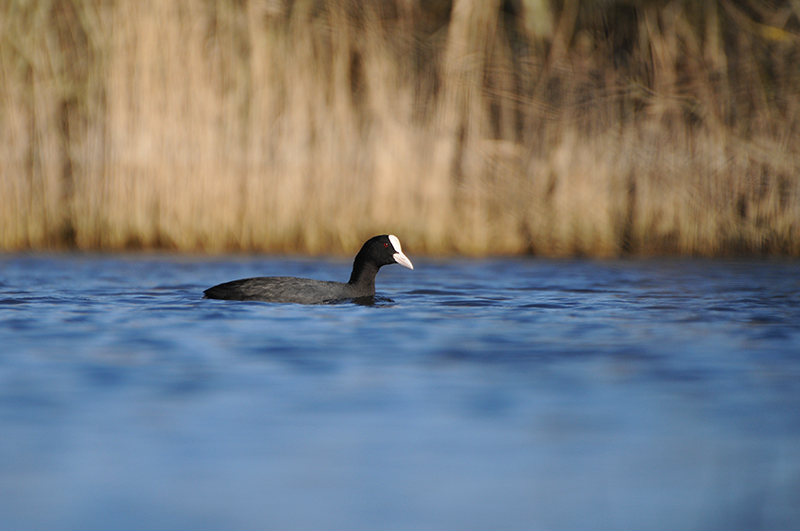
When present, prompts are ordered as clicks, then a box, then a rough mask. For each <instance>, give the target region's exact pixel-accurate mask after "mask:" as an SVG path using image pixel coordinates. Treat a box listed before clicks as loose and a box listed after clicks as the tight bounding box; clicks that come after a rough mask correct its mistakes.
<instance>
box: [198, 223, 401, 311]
mask: <svg viewBox="0 0 800 531" xmlns="http://www.w3.org/2000/svg"><path fill="white" fill-rule="evenodd" d="M395 263H397V264H400V265H402V266H405V267H407V268H409V269H414V266H413V265H412V264H411V260H409V259H408V258H407V257H406V255H404V254H403V251H402V249H401V248H400V240H398V239H397V237H396V236H394V235H391V234H389V235H384V236H375V237H374V238H370V239H369V240H367V242H366V243H365V244H364V245H363V246H362V247H361V250H360V251H359V252H358V254H357V255H356V259H355V261H354V262H353V273H352V274H351V275H350V281H349V282H347V283H344V282H330V281H326V280H311V279H308V278H295V277H257V278H246V279H243V280H233V281H231V282H225V283H224V284H219V285H217V286H214V287H213V288H208V289H207V290H205V291H204V293H205V298H207V299H225V300H234V301H266V302H296V303H300V304H320V303H324V302H329V301H334V300H341V299H357V298H360V297H371V296H374V295H375V275H377V274H378V270H379V269H380V268H381V267H382V266H385V265H389V264H395Z"/></svg>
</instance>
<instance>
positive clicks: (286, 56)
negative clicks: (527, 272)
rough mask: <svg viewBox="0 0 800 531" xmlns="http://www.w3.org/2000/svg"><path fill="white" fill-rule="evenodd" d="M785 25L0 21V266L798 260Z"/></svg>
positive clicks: (644, 7) (794, 84)
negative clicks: (182, 254) (156, 251)
mask: <svg viewBox="0 0 800 531" xmlns="http://www.w3.org/2000/svg"><path fill="white" fill-rule="evenodd" d="M797 64H800V13H798V8H797V3H796V2H794V3H793V2H790V1H788V0H787V1H776V2H771V3H769V4H763V5H762V4H760V3H754V2H748V1H745V0H742V1H736V0H720V1H702V0H673V1H671V2H660V1H655V0H637V1H630V0H628V1H610V2H609V1H602V2H601V1H596V2H578V1H577V0H563V1H557V2H547V1H543V0H490V1H478V0H453V1H449V0H435V1H426V2H417V1H415V0H396V1H394V2H392V1H389V0H387V1H385V2H377V3H373V2H363V1H359V0H340V1H336V0H294V1H291V2H290V1H288V0H248V1H234V0H187V1H182V2H177V1H156V0H137V1H116V2H112V1H110V0H73V1H71V2H60V1H55V0H49V1H48V0H41V1H39V2H27V1H22V0H6V1H5V2H3V3H2V4H0V249H4V250H16V249H43V248H66V247H70V248H77V249H107V250H115V249H125V248H132V247H134V248H153V247H161V248H170V249H176V250H186V251H196V250H203V251H210V252H220V251H224V250H268V251H286V250H291V251H307V252H329V251H334V252H337V251H345V252H353V250H354V249H355V248H356V247H357V246H358V245H359V244H360V242H361V241H362V240H363V239H364V238H365V237H368V236H370V235H373V234H376V233H381V232H394V233H396V234H398V235H400V236H401V238H402V240H403V242H404V244H406V245H407V246H408V248H410V249H414V252H415V253H420V252H431V253H449V252H458V253H466V254H474V255H480V254H489V253H508V254H512V253H536V254H541V255H575V254H582V255H592V256H617V255H621V254H691V255H731V254H785V255H793V256H797V255H800V69H797V67H796V65H797Z"/></svg>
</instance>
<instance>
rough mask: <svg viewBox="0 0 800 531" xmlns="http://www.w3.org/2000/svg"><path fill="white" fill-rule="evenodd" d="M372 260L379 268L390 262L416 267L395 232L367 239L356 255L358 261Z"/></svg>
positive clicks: (411, 267) (410, 267)
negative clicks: (404, 251) (405, 252)
mask: <svg viewBox="0 0 800 531" xmlns="http://www.w3.org/2000/svg"><path fill="white" fill-rule="evenodd" d="M359 261H361V262H364V263H366V262H372V263H373V264H375V265H376V266H377V267H378V268H380V267H381V266H385V265H389V264H400V265H402V266H405V267H407V268H409V269H414V266H413V265H412V264H411V260H409V259H408V257H407V256H406V255H404V254H403V249H402V248H401V247H400V240H398V239H397V236H394V235H393V234H388V235H387V234H384V235H382V236H375V237H373V238H370V239H369V240H367V242H366V243H365V244H364V245H363V246H362V247H361V250H360V251H359V252H358V255H356V262H359Z"/></svg>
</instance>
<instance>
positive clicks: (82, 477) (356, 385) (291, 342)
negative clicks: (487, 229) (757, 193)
mask: <svg viewBox="0 0 800 531" xmlns="http://www.w3.org/2000/svg"><path fill="white" fill-rule="evenodd" d="M410 251H411V250H410ZM409 256H410V257H411V259H412V260H413V261H414V264H415V267H416V269H415V270H414V271H408V270H406V269H403V268H400V267H387V268H384V269H383V270H382V271H381V273H380V274H379V276H378V291H379V293H380V294H381V295H382V296H383V297H385V298H382V299H379V300H377V301H376V304H375V305H374V306H360V305H355V304H349V303H348V304H338V305H329V306H297V305H274V304H266V303H257V302H255V303H241V302H226V301H210V300H202V299H200V295H201V292H202V289H203V288H205V287H208V286H211V285H213V284H216V283H219V282H222V281H225V280H231V279H235V278H242V277H247V276H255V275H275V274H290V275H297V276H309V277H314V278H319V279H329V280H339V279H346V278H347V277H348V275H349V265H348V263H347V262H343V261H338V260H319V261H313V260H307V259H297V260H292V259H269V258H246V257H227V258H218V259H211V258H200V257H180V256H163V255H140V256H104V255H33V256H25V255H19V256H15V255H7V256H0V349H2V350H1V351H0V352H1V353H0V528H1V529H3V530H23V529H25V530H29V529H59V530H62V529H64V530H106V529H122V530H128V529H130V530H140V529H152V530H162V529H163V530H179V529H191V530H201V531H202V530H222V529H225V530H229V529H241V530H265V529H266V530H269V529H279V530H291V529H303V530H305V529H326V530H359V529H364V530H373V529H381V530H406V529H408V530H469V529H475V530H482V529H493V530H504V529H507V530H561V529H587V530H590V529H591V530H606V529H607V530H628V529H630V530H639V529H649V530H659V529H663V530H674V529H686V530H694V529H696V530H703V531H710V530H794V529H798V528H800V527H798V526H800V263H798V262H788V261H776V262H756V261H692V260H660V261H657V260H652V261H609V262H605V261H547V260H524V259H503V260H479V261H470V260H442V261H432V260H427V261H426V260H425V259H422V258H419V257H414V256H413V251H412V252H411V253H409ZM387 298H388V299H391V301H390V300H388V299H387Z"/></svg>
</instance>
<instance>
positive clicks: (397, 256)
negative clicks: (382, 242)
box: [389, 234, 414, 269]
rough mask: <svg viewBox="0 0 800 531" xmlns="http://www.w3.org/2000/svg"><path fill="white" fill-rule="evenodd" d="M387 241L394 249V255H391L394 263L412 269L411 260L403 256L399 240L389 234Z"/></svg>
mask: <svg viewBox="0 0 800 531" xmlns="http://www.w3.org/2000/svg"><path fill="white" fill-rule="evenodd" d="M389 241H390V242H392V247H394V254H393V255H392V258H394V261H395V262H397V263H398V264H400V265H401V266H404V267H407V268H409V269H414V264H412V263H411V260H409V259H408V257H407V256H406V255H404V254H403V249H402V247H400V240H398V239H397V236H395V235H394V234H390V235H389Z"/></svg>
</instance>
